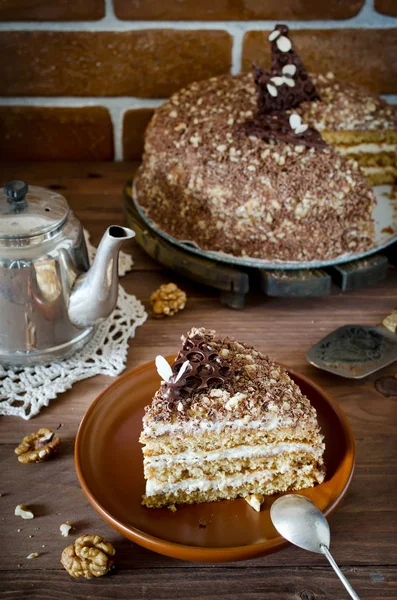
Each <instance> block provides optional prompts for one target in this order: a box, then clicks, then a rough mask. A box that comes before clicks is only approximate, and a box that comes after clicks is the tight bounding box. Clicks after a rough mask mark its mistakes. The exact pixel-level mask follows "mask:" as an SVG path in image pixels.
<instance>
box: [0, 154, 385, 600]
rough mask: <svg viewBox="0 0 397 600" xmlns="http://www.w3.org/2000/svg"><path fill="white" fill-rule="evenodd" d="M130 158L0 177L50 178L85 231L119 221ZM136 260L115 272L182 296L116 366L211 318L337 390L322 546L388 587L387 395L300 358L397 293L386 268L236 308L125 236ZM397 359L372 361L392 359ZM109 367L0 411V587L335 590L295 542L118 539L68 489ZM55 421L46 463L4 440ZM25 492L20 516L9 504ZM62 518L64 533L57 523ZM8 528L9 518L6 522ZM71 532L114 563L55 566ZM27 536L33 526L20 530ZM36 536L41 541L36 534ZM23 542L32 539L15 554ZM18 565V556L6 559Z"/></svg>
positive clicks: (43, 593)
mask: <svg viewBox="0 0 397 600" xmlns="http://www.w3.org/2000/svg"><path fill="white" fill-rule="evenodd" d="M134 168H135V165H133V164H132V163H91V164H89V163H74V164H71V163H36V164H32V163H30V164H29V163H20V164H17V163H9V164H2V165H1V166H0V184H3V183H4V182H5V181H6V180H8V179H12V178H17V177H21V176H23V177H25V178H26V180H27V181H28V182H29V183H30V184H32V185H43V186H46V187H53V188H54V189H58V190H59V191H60V193H62V194H64V195H65V196H66V198H67V199H68V201H69V202H70V204H71V206H72V208H73V210H74V211H75V212H76V214H77V216H78V217H79V218H80V219H81V220H82V222H83V224H84V225H85V227H86V228H87V229H88V230H89V231H90V232H91V234H92V240H93V242H94V243H96V244H97V243H98V242H99V239H100V236H101V233H102V232H103V231H104V229H105V228H106V227H107V226H108V225H109V224H111V223H122V222H123V212H122V189H123V185H124V183H125V181H126V180H127V179H128V177H130V176H131V174H132V172H133V170H134ZM126 251H127V252H131V253H132V255H133V258H134V261H135V264H134V269H133V271H132V272H131V273H129V274H128V275H127V276H126V277H125V278H124V279H123V281H122V283H123V285H124V286H125V288H126V290H127V291H128V292H130V293H134V294H136V296H137V297H138V298H139V299H140V300H141V301H142V302H144V304H145V306H146V307H147V309H149V296H150V294H151V292H152V291H153V290H154V289H155V288H156V287H157V286H158V285H160V284H161V283H166V282H169V281H175V282H177V283H178V284H179V285H180V286H181V287H182V288H183V289H185V290H186V292H187V294H188V303H187V306H186V309H185V310H184V311H183V312H181V313H179V314H178V315H177V316H175V317H174V318H170V319H163V320H160V321H158V320H154V319H152V318H149V319H148V321H147V323H146V324H145V325H143V326H142V327H140V328H139V329H138V330H137V333H136V337H135V338H134V339H133V340H132V341H131V347H130V351H129V355H128V362H127V368H128V369H130V368H133V367H135V366H137V365H139V364H141V363H144V362H146V361H148V360H152V359H153V356H155V355H156V354H157V353H162V354H167V353H171V352H172V351H174V350H175V348H176V347H177V346H178V342H179V337H180V335H181V334H182V333H184V332H186V331H187V330H188V329H189V328H190V327H191V326H193V325H196V326H197V325H204V326H207V327H214V328H216V329H218V331H222V332H224V333H226V334H232V335H235V336H236V337H238V338H241V339H243V340H247V341H248V342H251V343H253V344H255V345H256V346H257V347H258V348H259V349H261V350H263V351H265V352H267V353H269V354H270V355H271V356H272V357H274V358H275V359H277V360H279V361H281V362H283V363H285V364H288V365H289V366H291V367H293V368H294V369H296V370H298V371H300V372H302V373H303V374H305V375H307V376H309V377H311V378H312V379H313V380H314V381H315V382H316V383H318V384H319V385H321V386H322V387H324V388H325V389H326V390H327V391H328V392H329V393H331V394H333V395H334V396H335V397H336V398H337V400H338V401H339V402H340V404H341V406H342V408H343V410H344V411H345V413H346V414H347V416H348V418H349V421H350V423H351V425H352V428H353V431H354V434H355V438H356V442H357V467H356V472H355V475H354V477H353V483H352V486H351V488H350V491H349V493H348V495H347V498H346V500H345V501H344V503H343V505H342V506H341V508H340V509H339V510H338V511H337V512H336V513H335V514H333V515H332V516H331V518H330V526H331V532H332V551H333V554H334V556H335V559H336V560H337V561H338V562H339V564H340V565H341V566H342V568H343V570H344V572H345V574H346V575H347V576H348V577H349V579H350V580H351V582H352V584H353V585H354V586H355V588H356V590H357V592H358V594H359V595H360V597H361V598H362V599H368V600H369V599H372V600H374V599H376V600H383V599H384V600H386V599H391V598H395V597H397V556H396V552H395V540H396V537H397V518H396V502H395V489H396V486H397V453H396V449H397V444H396V440H397V419H396V401H397V398H396V397H390V398H385V397H383V396H382V395H380V394H378V393H377V392H376V391H375V389H374V385H373V383H374V379H375V378H376V376H373V377H370V378H368V379H366V380H364V381H347V380H343V379H340V378H338V377H336V376H333V375H331V374H328V373H323V372H321V371H318V370H316V369H315V368H314V367H312V366H310V365H308V364H307V363H306V360H305V352H306V350H307V348H308V347H309V346H310V345H311V344H313V343H314V342H315V341H317V340H318V339H319V338H320V337H322V336H324V335H325V334H326V333H329V332H330V331H331V330H332V329H334V328H335V327H337V326H339V325H343V324H346V323H349V322H358V323H364V324H371V323H373V324H374V323H377V322H378V321H380V320H381V318H382V317H384V316H385V315H386V314H388V313H389V312H391V310H392V309H393V308H394V307H395V304H396V289H397V271H396V270H395V269H391V270H390V276H389V277H388V279H386V280H385V281H383V282H381V283H379V284H377V285H375V286H373V287H369V288H366V289H363V290H361V291H360V290H358V291H355V292H349V293H341V292H340V291H338V290H334V292H333V294H331V295H330V296H328V297H321V298H309V299H299V298H297V299H291V298H284V299H278V298H266V297H264V296H261V295H259V293H258V294H257V295H253V296H252V297H250V298H249V301H248V306H247V308H246V309H245V310H244V311H243V312H236V311H233V310H231V309H228V308H225V307H224V306H221V305H220V303H219V300H218V296H217V293H216V292H215V291H213V290H211V289H209V288H205V287H203V286H199V285H197V284H195V283H194V282H191V281H188V280H184V279H182V278H179V277H176V276H175V275H174V274H172V273H170V272H167V271H165V270H163V269H162V268H161V267H160V266H159V265H157V264H156V263H154V261H152V260H151V259H149V258H148V257H146V255H145V254H144V252H143V251H142V250H140V248H139V247H138V246H137V245H136V244H134V243H131V244H130V245H128V246H127V248H126ZM395 371H396V365H392V366H390V367H389V368H388V369H385V370H384V371H383V372H384V373H394V372H395ZM111 381H112V378H110V377H104V376H99V377H95V378H93V379H90V380H86V381H83V382H80V383H78V384H76V385H75V386H74V387H73V388H72V389H71V390H69V391H68V392H66V393H64V394H62V395H61V396H59V397H58V398H57V399H55V400H52V401H51V403H50V406H49V407H48V408H44V409H43V410H42V412H41V413H40V415H39V416H38V417H35V418H34V419H32V420H31V421H30V422H26V421H23V420H21V419H17V418H12V417H2V418H1V419H0V468H1V477H0V493H1V494H2V496H1V497H0V539H1V540H2V545H3V550H4V551H3V554H2V560H1V561H0V597H1V598H3V597H4V598H15V599H18V600H19V599H21V600H22V599H25V598H27V597H29V598H32V599H33V600H36V599H40V600H42V599H43V600H44V599H51V600H61V599H62V600H72V599H73V600H80V599H83V598H91V597H95V598H98V599H101V600H102V599H109V600H110V599H118V598H120V599H121V598H123V599H134V600H140V599H145V600H147V599H153V600H160V599H164V600H168V599H171V598H172V599H177V598H178V599H182V598H183V599H193V598H194V599H195V600H212V599H213V598H219V597H222V598H227V599H228V600H237V599H238V600H262V598H265V597H266V598H267V599H268V600H280V599H283V600H284V599H285V600H320V599H321V600H331V599H332V600H334V599H339V598H340V599H342V598H345V597H346V595H345V594H344V591H343V588H342V587H341V585H340V583H339V581H338V580H337V578H336V577H335V576H334V575H333V574H332V572H331V571H330V569H329V568H328V567H327V565H326V564H325V562H324V559H323V558H322V557H321V556H319V555H314V554H310V553H307V552H304V551H301V550H299V549H297V548H293V547H289V548H288V549H286V550H284V551H282V552H279V553H277V554H274V555H271V556H269V557H267V558H262V559H256V560H251V561H247V562H244V563H230V564H227V565H223V566H219V565H208V564H207V565H201V564H196V563H188V562H181V561H176V560H173V559H171V558H168V557H165V556H160V555H157V554H154V553H151V552H149V551H147V550H145V549H143V548H140V547H139V546H136V545H135V544H133V543H131V542H129V541H128V540H125V539H123V538H122V537H121V536H120V535H119V534H118V533H116V532H115V531H114V530H113V529H112V528H110V527H109V526H108V525H107V524H106V523H105V522H103V521H102V520H101V518H100V517H99V516H98V515H97V514H96V513H95V512H94V510H93V509H92V508H91V507H90V505H89V504H88V502H87V501H86V499H85V496H84V494H83V492H82V491H81V489H80V487H79V484H78V481H77V477H76V474H75V469H74V461H73V445H74V437H75V434H76V431H77V427H78V424H79V422H80V420H81V418H82V416H83V415H84V413H85V411H86V409H87V408H88V406H89V405H90V403H91V402H92V401H93V400H94V398H95V397H96V396H97V395H98V394H99V393H100V392H101V391H102V390H103V389H104V388H105V387H106V386H107V385H108V384H109V383H111ZM43 426H48V427H51V428H53V429H57V428H58V427H59V429H58V433H59V435H60V437H61V439H62V446H61V451H60V454H59V456H58V457H57V458H55V459H54V460H52V461H49V462H48V463H43V464H39V465H22V464H20V463H18V461H17V458H16V455H15V454H14V447H15V446H16V445H17V444H18V443H19V442H20V440H21V439H22V437H23V436H24V435H26V434H27V433H30V432H31V431H35V430H37V429H38V428H39V427H43ZM20 503H25V504H28V505H29V506H31V507H32V508H33V511H34V513H35V515H36V517H35V519H33V520H31V521H23V520H22V519H21V518H19V517H16V516H14V509H15V506H16V505H17V504H20ZM66 520H69V521H71V522H72V523H73V525H74V529H73V530H72V531H71V535H70V536H69V538H63V537H62V536H61V534H60V531H59V526H60V525H61V523H63V522H65V521H66ZM18 529H21V531H20V532H18ZM83 532H95V533H99V534H101V535H103V536H104V537H105V538H107V539H108V540H109V541H111V542H112V543H114V545H115V547H116V550H117V554H116V558H117V570H116V571H115V572H114V573H113V574H112V575H110V576H107V577H105V578H103V579H100V580H96V581H73V580H72V579H71V578H70V577H69V576H68V575H67V574H66V572H65V571H64V570H63V569H62V567H61V566H60V563H59V557H60V554H61V552H62V549H63V548H64V547H65V546H66V545H68V544H69V543H71V542H72V541H73V540H74V539H75V537H77V536H78V535H80V534H81V533H83ZM29 536H32V537H29ZM43 545H44V547H43ZM30 552H39V557H38V558H37V559H35V560H27V559H26V556H27V555H28V554H29V553H30ZM18 565H21V566H20V567H18Z"/></svg>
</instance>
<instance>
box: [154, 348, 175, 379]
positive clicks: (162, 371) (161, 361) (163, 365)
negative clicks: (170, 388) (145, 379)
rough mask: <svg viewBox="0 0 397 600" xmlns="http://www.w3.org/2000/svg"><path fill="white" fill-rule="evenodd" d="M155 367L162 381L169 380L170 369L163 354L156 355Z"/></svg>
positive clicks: (170, 375)
mask: <svg viewBox="0 0 397 600" xmlns="http://www.w3.org/2000/svg"><path fill="white" fill-rule="evenodd" d="M155 362H156V369H157V373H158V374H159V375H160V377H161V378H162V379H163V380H164V381H169V380H170V379H171V377H172V369H171V367H170V365H169V364H168V362H167V361H166V360H165V358H164V356H161V354H159V355H158V356H156V361H155Z"/></svg>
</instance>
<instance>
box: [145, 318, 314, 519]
mask: <svg viewBox="0 0 397 600" xmlns="http://www.w3.org/2000/svg"><path fill="white" fill-rule="evenodd" d="M159 359H162V360H159ZM156 363H157V366H158V370H159V373H160V375H161V377H162V378H163V382H162V384H161V386H160V389H159V390H158V391H157V392H156V394H155V396H154V398H153V401H152V403H151V405H150V406H147V407H146V409H145V416H144V418H143V431H142V434H141V437H140V441H141V443H142V444H144V447H143V454H144V473H145V479H146V493H145V495H144V497H143V504H144V505H146V506H147V507H149V508H158V507H161V506H173V505H174V504H182V503H187V504H190V503H195V502H211V501H214V500H222V499H233V498H237V497H239V496H242V497H247V496H250V495H251V494H260V495H270V494H274V493H277V492H284V491H287V490H300V489H303V488H307V487H312V486H313V485H315V484H317V483H322V482H323V480H324V477H325V466H324V461H323V453H324V449H325V446H324V442H323V436H322V434H321V431H320V428H319V424H318V421H317V414H316V410H315V409H314V407H313V406H312V405H311V404H310V401H309V399H308V398H307V397H306V396H305V395H304V394H303V393H302V391H301V390H300V389H299V387H298V386H297V385H296V383H294V381H293V380H292V379H291V378H290V376H289V375H288V373H287V371H286V370H285V369H284V368H282V367H281V366H280V365H278V364H276V363H274V362H273V361H272V360H271V359H270V358H268V357H267V356H265V355H263V354H261V353H260V352H258V351H257V350H255V349H254V348H252V347H251V346H249V345H247V344H244V343H242V342H238V341H236V340H234V339H231V338H227V337H222V336H220V335H218V334H216V333H215V331H212V330H208V329H204V328H193V329H192V330H191V331H190V332H189V333H188V335H187V336H186V337H183V338H182V347H181V349H180V351H179V354H178V356H177V358H176V360H175V361H174V363H173V365H172V367H170V366H169V365H168V363H167V362H166V361H165V359H163V357H157V360H156Z"/></svg>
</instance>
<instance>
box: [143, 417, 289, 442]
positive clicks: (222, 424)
mask: <svg viewBox="0 0 397 600" xmlns="http://www.w3.org/2000/svg"><path fill="white" fill-rule="evenodd" d="M293 424H294V421H293V420H292V419H280V418H279V417H277V416H276V415H271V416H269V418H268V419H266V420H264V419H252V420H251V418H250V417H246V418H243V419H232V418H228V419H223V420H222V421H219V422H217V423H213V422H212V421H206V420H204V419H202V418H200V419H191V420H190V421H189V422H188V423H151V424H150V425H149V426H148V427H145V426H144V429H143V435H144V437H158V436H160V435H164V434H166V433H171V434H172V433H175V432H178V433H181V434H191V433H192V432H196V431H199V432H200V431H201V432H206V431H209V432H214V433H219V432H221V431H222V430H224V429H225V430H230V431H233V430H235V429H259V428H260V429H262V430H263V431H271V430H272V429H276V428H277V427H290V426H291V425H293Z"/></svg>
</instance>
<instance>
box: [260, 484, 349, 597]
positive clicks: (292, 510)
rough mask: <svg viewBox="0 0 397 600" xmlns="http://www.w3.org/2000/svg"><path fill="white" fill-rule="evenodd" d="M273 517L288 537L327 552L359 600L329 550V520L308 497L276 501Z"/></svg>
mask: <svg viewBox="0 0 397 600" xmlns="http://www.w3.org/2000/svg"><path fill="white" fill-rule="evenodd" d="M270 518H271V520H272V522H273V525H274V526H275V528H276V529H277V531H278V532H279V533H280V534H281V535H282V536H283V537H285V539H286V540H288V541H289V542H291V543H292V544H295V546H299V548H303V549H304V550H309V551H310V552H317V553H318V554H325V556H326V557H327V559H328V561H329V563H330V565H331V567H332V568H333V569H334V571H335V573H336V574H337V576H338V577H339V579H340V580H341V582H342V583H343V585H344V586H345V588H346V589H347V591H348V592H349V594H350V596H351V597H352V598H353V599H354V600H360V598H359V596H357V594H356V592H355V591H354V590H353V588H352V586H351V585H350V583H349V582H348V581H347V579H346V577H345V576H344V575H343V573H342V571H341V570H340V568H339V567H338V565H337V564H336V562H335V561H334V559H333V558H332V555H331V552H330V551H329V545H330V532H329V526H328V522H327V519H326V518H325V517H324V515H323V513H322V512H321V511H320V510H319V509H318V508H317V506H316V505H315V504H313V502H312V501H311V500H309V499H308V498H305V496H300V495H299V494H288V495H287V496H281V498H278V499H277V500H276V501H275V502H273V504H272V506H271V508H270Z"/></svg>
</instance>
